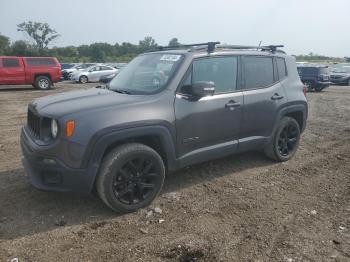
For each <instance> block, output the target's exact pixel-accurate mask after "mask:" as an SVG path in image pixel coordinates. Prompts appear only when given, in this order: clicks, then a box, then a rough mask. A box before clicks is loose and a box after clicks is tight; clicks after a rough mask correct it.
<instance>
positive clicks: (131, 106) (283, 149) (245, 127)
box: [21, 42, 308, 212]
mask: <svg viewBox="0 0 350 262" xmlns="http://www.w3.org/2000/svg"><path fill="white" fill-rule="evenodd" d="M277 47H279V46H260V47H250V46H222V45H219V43H217V42H209V43H206V44H197V45H186V46H180V47H176V48H159V50H154V51H151V52H148V53H145V54H142V55H139V56H138V57H136V58H135V59H134V60H132V61H131V62H130V63H129V64H128V65H127V66H126V67H125V69H124V70H122V71H121V72H120V73H119V74H118V75H117V76H116V77H115V78H114V79H113V80H112V81H111V83H110V84H109V85H108V86H105V87H96V88H92V89H88V90H81V91H73V92H68V93H62V94H56V95H52V96H47V97H43V98H39V99H36V100H35V101H34V102H32V103H31V104H30V105H29V106H28V121H27V124H26V125H25V126H24V127H23V129H22V133H21V146H22V151H23V155H24V158H23V164H24V167H25V170H26V172H27V174H28V175H29V177H30V179H31V182H32V184H33V185H34V186H35V187H37V188H39V189H42V190H54V191H73V192H79V193H83V194H85V193H89V192H91V191H92V190H93V189H94V188H95V189H96V191H97V193H98V195H99V196H100V198H101V199H102V200H103V201H104V203H106V204H107V205H108V206H109V207H110V208H112V209H113V210H115V211H118V212H130V211H134V210H136V209H138V208H142V207H144V206H146V205H148V204H150V203H151V202H152V200H153V199H154V198H155V197H156V196H157V194H158V193H159V192H160V191H161V188H162V185H163V182H164V178H165V174H166V173H169V172H172V171H174V170H177V169H179V168H182V167H185V166H188V165H192V164H195V163H198V162H202V161H207V160H210V159H214V158H219V157H223V156H226V155H229V154H232V153H239V152H243V151H247V150H264V152H265V154H266V155H267V156H268V157H270V158H272V159H274V160H276V161H286V160H288V159H290V158H291V157H292V156H293V155H294V154H295V152H296V150H297V147H298V143H299V139H300V134H301V132H302V131H303V130H304V128H305V124H306V118H307V112H308V106H307V101H306V98H305V93H304V92H305V89H304V87H303V84H302V83H301V81H300V78H299V76H298V72H297V68H296V63H295V59H294V58H293V57H292V56H288V55H286V54H285V53H284V52H283V51H281V50H279V49H277Z"/></svg>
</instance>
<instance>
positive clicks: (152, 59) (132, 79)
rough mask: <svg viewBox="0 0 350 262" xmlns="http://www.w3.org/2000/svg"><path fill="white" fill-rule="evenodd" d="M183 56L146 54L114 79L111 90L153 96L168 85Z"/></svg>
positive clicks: (133, 61) (136, 59) (110, 86)
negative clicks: (152, 94)
mask: <svg viewBox="0 0 350 262" xmlns="http://www.w3.org/2000/svg"><path fill="white" fill-rule="evenodd" d="M181 58H182V55H175V54H145V55H140V56H138V57H136V58H135V59H134V60H132V61H131V62H130V63H129V64H128V65H127V66H126V67H125V68H123V70H121V71H120V73H119V74H118V75H117V76H116V77H115V78H113V80H112V81H111V82H110V84H109V88H110V89H111V90H115V91H126V92H128V93H130V94H151V93H155V92H157V91H159V90H160V89H162V88H163V87H165V86H166V85H167V84H168V81H169V79H170V78H171V77H172V76H173V74H174V71H175V69H176V68H177V66H178V64H179V63H180V60H181Z"/></svg>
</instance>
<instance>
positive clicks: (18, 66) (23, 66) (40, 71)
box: [0, 56, 61, 89]
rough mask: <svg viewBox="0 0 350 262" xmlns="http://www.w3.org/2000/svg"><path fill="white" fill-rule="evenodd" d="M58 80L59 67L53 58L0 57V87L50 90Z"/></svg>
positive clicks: (59, 74) (59, 77)
mask: <svg viewBox="0 0 350 262" xmlns="http://www.w3.org/2000/svg"><path fill="white" fill-rule="evenodd" d="M60 79H61V65H60V64H59V62H58V60H57V59H56V58H55V57H15V56H0V85H28V84H29V85H32V86H34V87H35V88H37V89H50V88H51V87H52V86H53V84H54V83H56V82H58V81H60Z"/></svg>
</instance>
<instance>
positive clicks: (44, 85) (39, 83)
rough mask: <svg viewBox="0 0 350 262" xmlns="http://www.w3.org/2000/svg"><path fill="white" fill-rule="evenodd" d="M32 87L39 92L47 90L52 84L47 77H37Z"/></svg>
mask: <svg viewBox="0 0 350 262" xmlns="http://www.w3.org/2000/svg"><path fill="white" fill-rule="evenodd" d="M34 86H35V88H36V89H39V90H49V89H51V87H52V82H51V80H50V78H48V77H47V76H38V77H37V78H35V82H34Z"/></svg>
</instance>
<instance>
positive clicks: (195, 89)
mask: <svg viewBox="0 0 350 262" xmlns="http://www.w3.org/2000/svg"><path fill="white" fill-rule="evenodd" d="M188 91H189V94H190V95H192V96H194V97H196V98H198V99H199V98H201V97H205V96H212V95H214V93H215V83H214V82H212V81H201V82H195V83H194V84H193V85H191V86H189V88H188Z"/></svg>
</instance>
